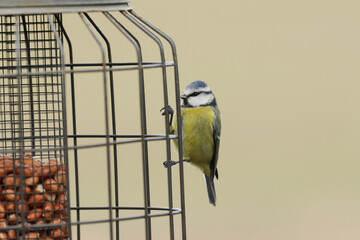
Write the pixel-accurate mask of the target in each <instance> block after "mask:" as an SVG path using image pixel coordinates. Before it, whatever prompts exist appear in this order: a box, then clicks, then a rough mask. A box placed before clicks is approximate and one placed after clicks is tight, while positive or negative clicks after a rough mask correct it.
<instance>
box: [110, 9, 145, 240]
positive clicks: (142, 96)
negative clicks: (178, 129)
mask: <svg viewBox="0 0 360 240" xmlns="http://www.w3.org/2000/svg"><path fill="white" fill-rule="evenodd" d="M104 14H105V16H106V17H107V18H108V19H109V20H110V22H112V23H113V24H114V25H115V27H116V28H118V29H119V30H120V31H121V32H122V33H123V34H124V36H125V37H126V38H127V39H128V40H129V41H130V42H131V43H132V44H133V45H134V47H135V49H136V53H137V59H138V67H139V95H140V118H141V145H142V159H143V180H144V205H145V206H144V208H145V232H146V239H148V240H150V239H151V218H150V217H149V214H150V209H149V207H150V179H149V161H148V145H147V142H146V141H145V135H146V134H147V125H146V108H145V87H144V70H143V66H142V52H141V46H140V43H139V41H138V40H137V39H136V38H135V37H134V36H133V35H132V34H131V33H130V32H129V31H128V30H127V29H126V28H125V27H124V26H123V25H122V24H121V23H120V22H119V21H117V20H116V19H115V18H114V17H113V16H112V15H111V14H110V13H109V12H104Z"/></svg>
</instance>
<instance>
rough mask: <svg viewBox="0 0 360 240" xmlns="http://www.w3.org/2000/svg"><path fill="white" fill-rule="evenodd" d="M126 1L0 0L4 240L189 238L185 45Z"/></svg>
mask: <svg viewBox="0 0 360 240" xmlns="http://www.w3.org/2000/svg"><path fill="white" fill-rule="evenodd" d="M128 2H129V1H128V0H28V1H21V0H4V1H1V2H0V44H1V48H0V49H1V53H0V54H1V55H0V66H1V72H0V183H1V185H0V193H1V194H0V239H43V240H50V239H60V240H65V239H79V240H80V239H85V240H91V239H99V238H100V237H101V239H111V240H112V239H140V238H139V236H141V238H144V239H152V238H153V239H175V237H176V238H177V239H180V238H181V239H186V224H185V223H186V222H185V197H184V174H183V164H182V152H181V150H180V151H179V153H178V155H177V156H175V157H174V158H176V159H178V160H179V161H180V164H179V165H177V166H176V168H175V169H177V168H178V171H174V169H172V168H167V169H166V168H164V167H163V166H162V163H163V162H164V161H171V159H172V156H171V144H170V141H171V140H172V139H175V140H176V141H178V143H179V146H181V136H177V135H171V134H170V132H169V112H168V110H166V112H165V115H166V116H165V117H162V116H161V114H160V113H159V110H160V109H161V108H162V107H164V106H168V104H169V99H170V98H171V97H172V98H173V101H174V102H176V110H175V111H176V113H177V116H180V114H179V113H180V96H179V75H178V65H177V56H176V48H175V44H174V42H173V40H172V39H171V38H170V37H169V36H168V35H166V34H165V33H164V32H162V31H161V30H160V29H159V28H157V27H155V26H154V25H153V24H151V23H150V22H148V21H147V20H145V19H143V18H142V17H140V16H139V15H137V14H136V13H135V12H134V11H133V10H132V9H131V8H130V7H129V6H128ZM145 52H146V54H149V56H150V57H149V59H150V61H148V60H146V61H145V60H144V59H145ZM167 56H168V57H169V59H170V60H167ZM154 59H155V60H154ZM148 79H149V80H148ZM150 79H151V82H150ZM154 86H155V87H154ZM150 88H151V90H150ZM149 98H154V99H155V100H152V101H153V102H156V103H158V105H156V104H155V105H156V106H153V105H154V104H152V105H151V106H150V105H149V104H148V102H149ZM149 109H150V110H149ZM155 109H156V112H154V111H155ZM150 112H151V113H152V114H149V113H150ZM154 116H156V117H154ZM178 118H179V117H178ZM156 119H158V120H156ZM159 119H160V120H159ZM154 121H157V122H159V121H160V122H161V128H158V127H157V126H156V124H155V125H154V124H153V122H154ZM177 121H178V122H180V121H181V119H177ZM179 125H180V124H179ZM150 129H151V130H150ZM154 129H155V130H154ZM179 132H181V131H179ZM180 149H181V147H180ZM153 156H156V157H153ZM153 169H158V170H157V171H158V173H156V174H153V173H152V170H153ZM159 169H161V170H159ZM158 195H159V196H158ZM160 195H161V196H160ZM159 204H161V205H159ZM162 204H164V205H162ZM175 206H177V207H175ZM158 219H162V220H161V221H158ZM130 220H131V221H130ZM154 225H157V226H161V227H160V229H161V231H156V230H155V228H154Z"/></svg>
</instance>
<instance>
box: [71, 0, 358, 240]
mask: <svg viewBox="0 0 360 240" xmlns="http://www.w3.org/2000/svg"><path fill="white" fill-rule="evenodd" d="M131 6H132V7H134V9H135V10H136V12H137V13H139V14H140V15H141V16H143V17H145V18H146V19H148V20H150V21H151V22H152V23H154V24H155V25H157V26H158V27H160V28H161V29H162V30H164V31H165V32H166V33H168V34H169V35H170V36H172V37H173V39H174V40H175V42H176V44H177V49H178V55H179V66H180V80H181V86H182V88H183V87H184V86H186V85H187V84H188V83H189V82H191V81H193V80H197V79H202V80H205V81H206V82H208V83H209V85H210V86H211V88H212V89H213V91H214V93H215V94H216V97H217V99H218V104H219V107H220V109H221V113H222V123H223V129H222V136H221V137H222V140H221V150H220V159H219V165H218V168H219V174H220V179H219V181H216V190H217V196H218V204H217V206H216V208H214V207H212V206H211V205H210V204H208V200H207V196H206V189H205V185H204V181H203V177H202V174H201V173H200V172H199V171H198V169H196V168H194V167H188V166H186V167H185V171H186V172H185V177H186V207H187V208H186V210H187V212H186V213H187V230H188V239H195V240H197V239H207V240H210V239H246V240H262V239H268V240H270V239H271V240H272V239H273V240H288V239H291V240H300V239H301V240H304V239H318V240H339V239H346V240H352V239H354V240H355V239H359V238H360V228H359V224H360V204H359V202H360V188H359V180H360V179H359V167H360V163H359V157H360V148H359V139H360V108H359V107H358V102H359V100H360V96H359V89H360V81H359V79H360V72H359V64H360V44H359V43H360V27H359V22H360V16H359V7H360V4H359V3H358V2H357V1H350V0H349V1H325V0H316V1H307V0H306V1H281V0H274V1H265V0H261V1H250V0H249V1H248V0H242V1H238V0H229V1H204V0H197V1H190V0H185V1H169V0H154V1H136V0H133V1H132V3H131ZM95 17H96V16H95ZM100 17H102V16H99V19H100ZM72 18H74V19H76V21H77V22H78V23H79V24H80V25H81V24H82V23H81V22H80V19H79V18H78V16H73V15H71V16H70V15H69V17H68V18H64V19H65V22H66V21H67V23H68V24H69V23H70V22H71V21H72V20H71V19H72ZM102 19H103V18H102ZM99 21H103V20H101V19H100V20H99ZM68 28H69V29H68V31H69V33H71V34H73V36H76V37H77V38H81V37H82V38H85V36H86V35H84V34H87V33H86V29H85V28H83V26H82V27H80V26H78V24H69V27H68ZM111 29H112V30H111ZM115 32H116V31H114V29H113V28H109V30H108V33H109V34H113V35H116V34H118V33H115ZM116 36H121V35H120V34H118V35H116ZM85 39H86V38H85ZM89 39H90V38H89ZM120 39H121V38H120V37H119V43H118V44H116V46H113V48H114V52H117V51H118V52H119V53H121V54H119V55H116V56H115V58H118V59H120V60H124V59H126V60H129V59H135V56H134V51H133V48H132V46H131V45H125V44H124V45H122V43H121V40H120ZM144 39H145V38H144ZM144 41H145V43H144V45H143V48H144V51H145V52H146V53H147V54H148V56H151V54H153V52H151V51H152V50H148V49H152V48H154V49H156V45H151V46H152V48H151V47H149V46H150V43H149V45H148V42H147V41H148V40H144ZM85 42H86V44H85ZM124 42H126V41H125V40H124ZM74 45H75V48H76V49H77V51H78V53H79V54H78V55H77V59H78V60H79V61H83V60H84V61H87V60H89V58H90V57H88V55H86V54H88V53H89V51H90V50H92V49H93V47H92V46H95V47H96V44H95V43H94V42H93V40H89V41H87V40H86V41H82V42H78V43H74ZM147 51H148V52H147ZM154 54H155V53H154ZM156 54H157V53H156ZM97 56H99V55H97ZM150 58H151V57H150ZM96 59H99V58H94V59H93V61H97V60H96ZM122 74H123V73H122ZM124 74H125V73H124ZM126 74H128V75H126V77H129V78H130V77H133V78H134V79H136V73H126ZM82 76H83V75H82ZM93 76H94V75H92V77H93ZM99 76H101V75H97V77H99ZM122 76H124V75H122ZM159 76H161V75H160V74H159V73H158V72H156V71H150V72H149V73H148V75H146V77H147V78H148V79H149V82H151V83H149V84H148V85H147V87H148V93H149V94H148V96H149V99H148V114H149V122H150V127H149V128H150V131H151V132H152V133H159V132H161V131H163V125H164V124H163V120H162V118H161V117H160V116H159V112H158V111H159V109H160V108H161V107H162V104H163V103H162V98H161V95H159V96H158V95H157V93H158V92H157V91H158V90H159V89H160V90H161V81H159ZM90 79H91V77H89V78H88V79H87V80H88V81H90ZM84 81H85V80H84ZM94 81H95V80H94ZM79 82H80V81H79ZM79 84H80V83H79ZM99 87H101V84H99V83H98V85H96V84H94V85H91V86H90V85H87V87H86V90H85V89H80V88H79V96H86V97H84V98H83V97H81V98H80V97H79V104H80V106H81V107H79V118H80V119H81V118H83V123H82V125H81V127H80V128H82V129H83V130H84V131H85V132H86V131H88V132H89V131H91V129H92V128H93V127H94V126H97V125H100V123H101V121H102V118H99V119H97V117H98V116H99V112H97V111H94V110H93V109H91V108H94V105H91V106H89V101H90V100H92V99H94V98H97V97H96V93H97V91H99ZM117 87H118V93H119V98H121V100H119V102H121V103H120V104H119V106H118V108H119V111H124V112H123V113H124V114H123V115H122V116H121V121H120V120H119V125H120V126H122V127H120V128H122V133H133V132H134V131H135V132H136V131H138V122H137V121H138V118H137V117H136V116H138V115H137V114H138V109H137V108H136V107H137V105H136V104H137V102H136V101H137V95H136V94H137V92H136V90H134V91H135V92H133V94H132V93H131V89H136V85H134V82H132V81H124V82H121V83H119V85H118V86H117ZM100 90H101V88H100ZM80 94H83V95H80ZM171 101H172V102H171V103H172V105H174V100H173V99H172V100H171ZM95 102H101V97H99V100H98V101H95ZM125 102H126V104H124V103H125ZM132 104H134V106H136V107H134V108H132V107H131V106H132ZM99 107H101V105H100V104H99ZM121 107H122V108H121ZM87 108H89V109H87ZM81 114H83V115H81ZM100 116H101V115H100ZM134 116H135V117H134ZM134 121H135V123H134ZM134 124H135V125H134ZM133 125H134V126H136V127H134V130H132V128H131V126H133ZM163 146H164V145H163V144H162V143H151V144H150V154H151V155H150V156H152V158H151V159H152V160H151V171H152V173H151V179H152V197H153V200H152V202H153V204H154V205H155V206H161V205H163V204H166V203H167V195H166V194H167V192H166V185H164V183H165V181H166V172H165V170H164V169H163V168H162V166H161V163H162V161H163V159H164V153H163ZM139 150H140V148H139V146H138V145H128V146H124V147H120V151H121V157H122V159H123V162H122V168H121V170H120V174H121V176H120V180H121V189H122V195H121V203H122V204H123V205H141V204H142V203H143V198H142V194H141V191H142V183H141V180H142V179H141V170H140V166H141V165H140V162H135V161H133V160H134V159H139V156H140V151H139ZM81 154H84V156H85V158H87V161H86V162H85V161H84V162H83V164H84V166H83V168H82V169H81V173H82V178H81V179H82V180H81V181H82V183H83V185H82V186H83V187H82V191H83V193H82V194H84V195H83V196H84V197H82V201H83V202H84V204H86V205H89V204H91V203H92V204H93V205H96V204H99V203H100V202H102V201H103V202H105V203H106V198H105V200H104V196H105V194H106V187H105V185H104V183H101V181H100V180H99V179H100V178H101V177H95V178H94V176H95V175H97V174H99V172H101V173H104V172H105V170H104V169H102V168H101V167H99V166H96V164H98V162H97V161H98V159H99V158H101V154H103V153H95V151H94V152H91V151H83V152H82V153H81ZM86 154H87V155H86ZM97 154H99V155H97ZM157 155H161V156H160V157H157ZM97 156H98V157H99V158H97ZM174 156H175V152H174ZM85 165H86V166H85ZM174 169H175V170H174V172H175V173H174V182H175V183H174V186H176V183H177V168H174ZM129 181H130V182H131V187H130V186H129V185H130V184H129ZM89 186H90V187H89ZM175 188H176V187H175ZM89 189H90V190H89ZM94 190H96V194H94ZM99 192H100V194H98V193H99ZM102 192H103V193H102ZM175 195H176V196H178V193H175ZM176 203H177V206H179V205H178V200H176ZM104 216H106V214H104ZM91 217H92V216H90V214H89V219H91ZM176 221H177V222H176V226H177V229H176V231H177V232H178V231H179V230H180V229H179V226H180V223H179V222H178V218H177V220H176ZM121 226H122V236H123V239H143V236H144V235H143V234H144V233H143V221H131V222H124V223H122V225H121ZM167 227H168V222H167V219H163V218H158V219H155V220H154V222H153V232H154V239H167V238H168V230H167ZM85 229H86V232H84V234H85V235H86V236H87V237H86V239H100V238H101V239H107V236H108V235H107V228H106V227H104V226H100V225H89V226H88V227H86V228H85Z"/></svg>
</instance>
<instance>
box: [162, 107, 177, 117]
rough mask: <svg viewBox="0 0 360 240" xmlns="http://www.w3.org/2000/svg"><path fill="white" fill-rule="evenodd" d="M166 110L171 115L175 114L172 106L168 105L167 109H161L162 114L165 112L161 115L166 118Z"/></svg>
mask: <svg viewBox="0 0 360 240" xmlns="http://www.w3.org/2000/svg"><path fill="white" fill-rule="evenodd" d="M166 110H167V111H168V113H169V115H172V114H174V109H173V108H172V107H171V106H170V105H167V106H166V107H163V108H162V109H160V112H163V113H162V114H161V115H163V116H165V114H166Z"/></svg>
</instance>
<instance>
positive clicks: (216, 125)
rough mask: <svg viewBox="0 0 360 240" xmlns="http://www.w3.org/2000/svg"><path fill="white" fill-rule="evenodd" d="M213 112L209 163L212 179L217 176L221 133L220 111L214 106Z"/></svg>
mask: <svg viewBox="0 0 360 240" xmlns="http://www.w3.org/2000/svg"><path fill="white" fill-rule="evenodd" d="M214 114H215V119H214V121H213V140H214V155H213V157H212V160H211V163H210V170H211V175H210V178H211V179H214V176H216V178H218V177H219V175H218V170H217V162H218V156H219V147H220V134H221V119H220V111H219V109H218V108H217V107H214Z"/></svg>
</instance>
